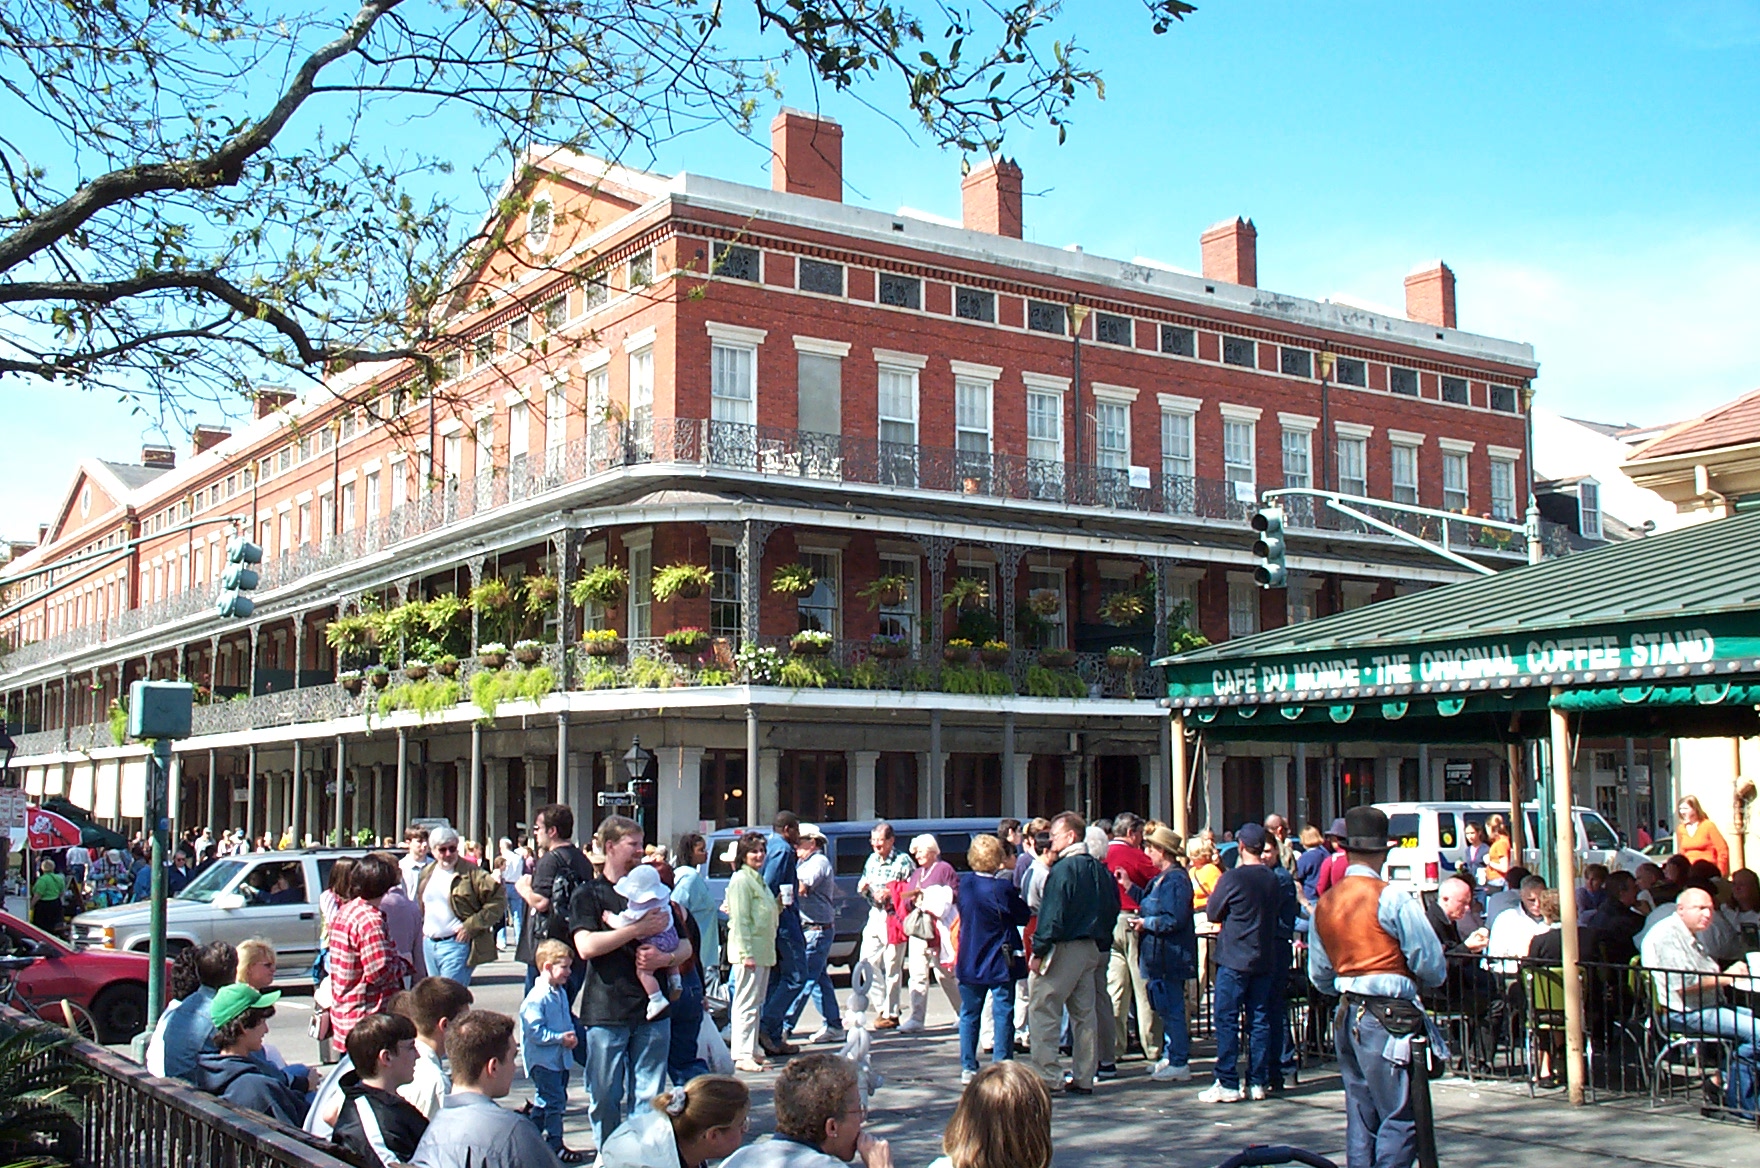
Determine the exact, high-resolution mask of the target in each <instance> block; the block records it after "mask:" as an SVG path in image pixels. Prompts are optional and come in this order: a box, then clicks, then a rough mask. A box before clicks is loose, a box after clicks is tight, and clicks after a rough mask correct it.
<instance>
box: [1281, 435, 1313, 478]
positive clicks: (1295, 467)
mask: <svg viewBox="0 0 1760 1168" xmlns="http://www.w3.org/2000/svg"><path fill="white" fill-rule="evenodd" d="M1313 451H1314V432H1313V431H1312V430H1309V429H1307V428H1305V427H1299V426H1288V425H1286V426H1285V427H1284V428H1283V485H1284V486H1286V487H1311V486H1313V485H1314V453H1313Z"/></svg>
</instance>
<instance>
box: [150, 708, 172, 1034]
mask: <svg viewBox="0 0 1760 1168" xmlns="http://www.w3.org/2000/svg"><path fill="white" fill-rule="evenodd" d="M170 786H171V740H170V739H168V738H159V739H155V740H154V742H153V781H152V783H151V785H149V786H148V788H147V801H148V803H149V804H150V806H149V807H148V808H147V821H148V823H150V824H151V825H152V831H153V845H152V855H151V857H150V859H149V862H150V863H151V864H152V865H153V873H152V883H151V884H150V886H149V887H150V888H151V895H152V902H151V906H150V910H149V916H148V926H147V930H148V940H147V1025H146V1032H147V1033H148V1034H151V1033H152V1032H153V1027H155V1026H157V1025H158V1024H159V1015H160V1014H161V1013H163V1012H164V1009H165V893H166V885H165V852H166V844H167V840H166V833H167V831H168V830H169V828H170V824H169V823H167V822H166V818H165V800H166V798H167V797H168V796H169V794H170Z"/></svg>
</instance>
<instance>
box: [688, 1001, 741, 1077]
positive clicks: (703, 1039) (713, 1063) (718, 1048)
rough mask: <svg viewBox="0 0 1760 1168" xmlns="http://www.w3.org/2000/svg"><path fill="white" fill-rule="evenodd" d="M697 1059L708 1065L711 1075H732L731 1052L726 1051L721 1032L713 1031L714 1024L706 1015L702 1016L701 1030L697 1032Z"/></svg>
mask: <svg viewBox="0 0 1760 1168" xmlns="http://www.w3.org/2000/svg"><path fill="white" fill-rule="evenodd" d="M697 1057H698V1058H700V1059H702V1060H703V1061H704V1062H705V1063H707V1064H709V1073H710V1074H712V1075H731V1074H733V1052H731V1051H729V1050H728V1049H727V1043H726V1042H724V1041H722V1038H721V1031H719V1030H717V1029H715V1023H714V1022H713V1021H712V1020H711V1019H710V1018H709V1016H708V1015H707V1014H705V1015H703V1025H702V1028H701V1029H700V1030H698V1031H697Z"/></svg>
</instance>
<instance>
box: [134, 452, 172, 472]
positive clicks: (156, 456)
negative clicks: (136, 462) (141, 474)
mask: <svg viewBox="0 0 1760 1168" xmlns="http://www.w3.org/2000/svg"><path fill="white" fill-rule="evenodd" d="M141 465H142V466H150V467H152V468H153V469H154V470H173V469H175V468H176V467H177V451H176V450H174V449H172V448H171V447H169V446H143V447H141Z"/></svg>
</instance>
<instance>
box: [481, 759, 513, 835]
mask: <svg viewBox="0 0 1760 1168" xmlns="http://www.w3.org/2000/svg"><path fill="white" fill-rule="evenodd" d="M507 764H508V760H507V759H505V758H486V759H484V760H483V784H484V791H483V839H482V843H483V855H484V856H485V857H488V856H493V855H494V854H495V851H496V844H495V841H496V840H498V839H500V838H501V837H502V836H504V835H506V834H507V775H508V766H507Z"/></svg>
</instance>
